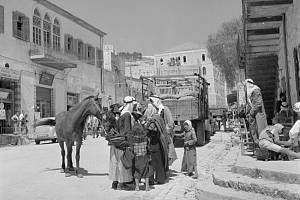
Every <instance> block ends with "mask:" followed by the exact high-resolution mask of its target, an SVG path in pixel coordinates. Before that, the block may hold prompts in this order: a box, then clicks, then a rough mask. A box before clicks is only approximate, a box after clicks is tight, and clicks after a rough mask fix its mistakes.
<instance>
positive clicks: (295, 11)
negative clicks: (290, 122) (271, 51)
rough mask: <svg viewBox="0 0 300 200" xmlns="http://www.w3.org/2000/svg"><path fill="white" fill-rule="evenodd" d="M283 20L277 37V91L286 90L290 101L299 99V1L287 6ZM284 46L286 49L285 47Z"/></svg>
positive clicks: (294, 101)
mask: <svg viewBox="0 0 300 200" xmlns="http://www.w3.org/2000/svg"><path fill="white" fill-rule="evenodd" d="M284 20H285V22H284V23H282V24H281V26H280V32H281V33H285V34H281V35H280V38H279V45H280V48H279V53H278V65H279V69H280V71H279V81H280V83H279V86H280V87H279V88H278V89H279V91H278V94H279V93H280V92H286V93H287V90H289V92H288V94H287V95H288V98H289V99H290V103H291V104H292V105H294V103H296V102H299V101H300V68H299V60H300V1H293V3H292V4H291V5H290V6H288V8H287V10H286V12H285V15H284ZM285 47H286V49H285Z"/></svg>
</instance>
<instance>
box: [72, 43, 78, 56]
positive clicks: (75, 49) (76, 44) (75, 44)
mask: <svg viewBox="0 0 300 200" xmlns="http://www.w3.org/2000/svg"><path fill="white" fill-rule="evenodd" d="M73 53H74V55H76V56H78V39H73Z"/></svg>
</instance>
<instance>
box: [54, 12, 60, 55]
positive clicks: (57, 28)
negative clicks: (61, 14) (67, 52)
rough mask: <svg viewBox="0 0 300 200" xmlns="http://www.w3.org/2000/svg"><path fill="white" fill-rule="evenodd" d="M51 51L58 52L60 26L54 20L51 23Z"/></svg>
mask: <svg viewBox="0 0 300 200" xmlns="http://www.w3.org/2000/svg"><path fill="white" fill-rule="evenodd" d="M53 49H55V50H60V24H59V21H58V20H57V19H56V18H55V19H54V23H53Z"/></svg>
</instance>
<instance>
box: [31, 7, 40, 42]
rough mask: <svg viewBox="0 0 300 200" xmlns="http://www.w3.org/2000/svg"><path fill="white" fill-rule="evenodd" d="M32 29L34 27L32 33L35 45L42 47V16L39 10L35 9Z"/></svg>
mask: <svg viewBox="0 0 300 200" xmlns="http://www.w3.org/2000/svg"><path fill="white" fill-rule="evenodd" d="M32 27H33V31H32V36H33V37H32V38H33V43H34V44H37V45H40V46H41V43H42V31H41V27H42V20H41V14H40V12H39V10H38V9H34V12H33V17H32Z"/></svg>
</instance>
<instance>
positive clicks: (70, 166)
mask: <svg viewBox="0 0 300 200" xmlns="http://www.w3.org/2000/svg"><path fill="white" fill-rule="evenodd" d="M66 144H67V172H66V176H67V177H68V176H71V173H70V171H74V167H73V163H72V145H73V142H72V141H67V142H66Z"/></svg>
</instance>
